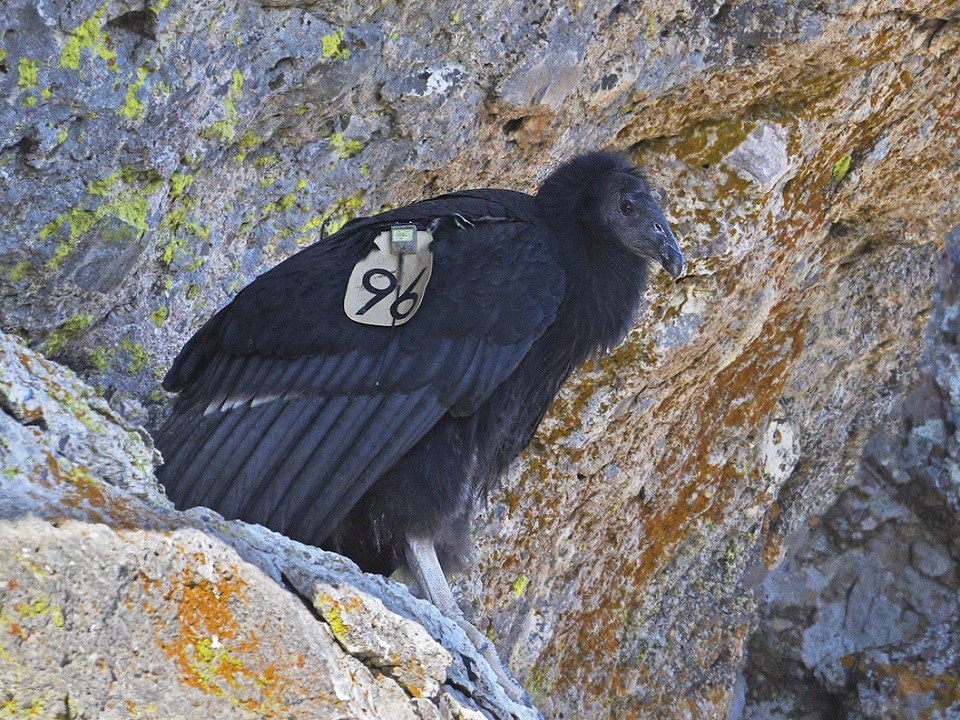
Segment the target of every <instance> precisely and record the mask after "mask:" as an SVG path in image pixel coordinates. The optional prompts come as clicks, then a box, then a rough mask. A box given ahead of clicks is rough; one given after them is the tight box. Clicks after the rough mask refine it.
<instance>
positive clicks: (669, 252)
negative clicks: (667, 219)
mask: <svg viewBox="0 0 960 720" xmlns="http://www.w3.org/2000/svg"><path fill="white" fill-rule="evenodd" d="M657 261H658V262H659V263H660V264H661V265H663V269H664V270H666V271H667V272H668V273H670V277H672V278H673V279H674V280H676V279H677V278H678V277H680V273H682V272H683V253H682V252H680V245H679V244H677V239H676V238H675V237H674V236H673V233H672V232H670V229H669V228H667V236H666V237H665V238H664V239H663V240H662V241H661V243H660V256H659V257H658V258H657Z"/></svg>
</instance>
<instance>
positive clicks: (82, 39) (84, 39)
mask: <svg viewBox="0 0 960 720" xmlns="http://www.w3.org/2000/svg"><path fill="white" fill-rule="evenodd" d="M106 10H107V5H106V4H104V5H103V6H102V7H101V8H100V9H99V10H97V11H96V12H95V13H94V14H93V15H92V16H91V17H89V18H87V19H86V20H84V21H83V22H82V23H80V27H78V28H77V29H76V30H74V31H73V33H72V34H71V35H70V37H69V38H67V42H66V43H64V46H63V50H61V51H60V62H59V66H60V67H65V68H70V69H72V70H79V69H80V51H81V50H83V49H84V48H87V49H89V50H90V51H91V52H93V53H94V54H95V55H97V56H99V57H100V59H102V60H105V61H106V63H107V67H109V68H110V69H111V70H114V71H116V70H117V54H116V53H115V52H114V51H113V50H111V49H110V47H109V45H108V44H107V35H106V33H104V32H103V27H102V21H103V15H104V13H105V12H106Z"/></svg>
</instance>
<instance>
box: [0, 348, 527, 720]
mask: <svg viewBox="0 0 960 720" xmlns="http://www.w3.org/2000/svg"><path fill="white" fill-rule="evenodd" d="M0 410H2V412H0V497H2V498H3V503H2V505H0V627H2V632H0V701H2V703H3V705H2V708H3V713H4V714H3V717H11V718H19V717H37V718H41V717H49V718H52V717H68V718H84V717H86V718H135V717H184V718H185V717H216V718H254V717H255V718H288V717H291V716H296V717H315V718H362V717H380V718H411V720H413V719H416V720H433V719H437V720H439V719H440V718H462V719H463V720H479V719H481V718H484V717H495V718H520V719H522V718H526V719H528V720H533V719H534V718H537V717H539V713H537V712H536V711H534V710H531V709H528V708H524V707H518V706H516V705H515V704H514V703H512V702H511V701H510V699H509V698H507V696H506V695H505V694H504V693H503V690H502V689H501V688H500V686H499V685H498V684H497V681H496V676H495V675H494V673H493V670H492V669H490V667H489V665H487V663H486V660H484V659H483V658H482V657H481V656H480V655H479V653H478V652H477V650H476V649H475V648H474V647H473V645H472V644H471V642H470V640H469V639H467V637H466V635H464V633H463V631H462V630H461V629H460V627H459V626H458V625H457V624H456V623H454V622H453V621H451V620H447V619H446V618H444V617H443V616H442V615H440V613H439V612H438V611H437V610H436V609H435V608H434V607H433V606H432V605H430V604H429V603H427V602H426V601H423V600H418V599H416V598H414V597H412V596H411V595H410V593H409V592H408V591H407V589H406V587H405V586H402V585H399V584H397V583H394V582H391V581H389V580H385V579H383V578H380V577H376V576H371V575H364V574H363V573H361V572H360V571H359V570H358V569H357V567H356V566H355V565H353V563H351V562H350V561H348V560H346V559H344V558H342V557H340V556H338V555H333V554H330V553H325V552H323V551H321V550H317V549H315V548H308V547H304V546H302V545H299V544H298V543H294V542H292V541H290V540H287V539H286V538H284V537H281V536H279V535H276V534H275V533H272V532H270V531H269V530H266V529H265V528H262V527H259V526H250V525H246V524H244V523H240V522H226V521H224V520H222V519H220V518H219V517H218V516H216V515H215V514H213V513H210V512H209V511H204V510H194V511H191V512H189V513H179V512H177V511H176V510H174V509H173V507H172V506H171V504H170V502H169V501H168V500H167V499H166V498H165V497H164V496H163V493H162V492H161V490H160V489H159V487H158V485H157V483H156V481H155V480H154V478H153V473H152V469H153V460H154V450H153V445H152V443H151V442H150V439H149V437H148V436H147V435H146V433H145V432H144V431H143V430H142V429H141V428H138V427H135V426H133V425H130V424H129V423H128V422H126V421H125V420H123V419H122V418H121V417H120V416H118V415H117V414H116V413H115V412H113V411H112V410H110V408H109V407H108V406H107V405H106V403H105V402H104V401H103V400H102V399H100V398H98V397H97V396H96V393H95V392H94V391H93V390H92V389H91V388H90V387H89V386H87V385H85V384H84V383H83V382H82V381H80V380H79V379H77V378H76V377H74V376H73V374H72V373H70V372H69V371H67V370H66V369H65V368H62V367H59V366H57V365H56V364H54V363H51V362H49V361H47V360H45V359H43V358H41V357H39V356H38V355H36V354H35V353H34V352H33V351H31V350H29V349H27V348H25V347H24V346H23V345H22V344H20V343H19V342H18V341H17V340H16V339H15V338H11V337H10V336H8V335H0Z"/></svg>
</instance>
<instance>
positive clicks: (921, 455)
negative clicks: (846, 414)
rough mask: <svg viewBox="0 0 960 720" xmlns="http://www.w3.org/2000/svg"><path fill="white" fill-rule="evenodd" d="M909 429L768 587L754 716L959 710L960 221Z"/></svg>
mask: <svg viewBox="0 0 960 720" xmlns="http://www.w3.org/2000/svg"><path fill="white" fill-rule="evenodd" d="M925 340H926V347H925V352H924V356H923V375H922V377H921V379H920V381H919V382H918V383H917V384H916V385H915V386H914V387H913V388H912V389H911V391H910V392H909V393H908V394H907V396H906V399H905V401H904V403H903V406H902V408H901V410H900V411H899V413H898V414H899V415H900V417H901V424H900V427H899V428H898V429H897V430H896V431H891V432H890V433H889V434H887V433H881V434H878V435H877V436H876V437H875V438H873V439H872V440H871V442H870V444H869V445H868V447H867V449H866V454H865V458H864V460H865V462H864V468H863V471H862V472H861V473H859V474H858V475H857V477H856V479H855V480H854V482H853V483H851V485H850V486H849V487H847V488H846V489H845V490H844V492H843V493H842V494H841V496H840V498H839V500H838V502H837V503H836V505H834V506H833V507H832V508H830V510H829V511H828V512H826V513H825V514H824V515H823V517H822V518H817V522H816V523H815V525H814V526H813V528H812V529H811V530H810V532H809V536H808V537H806V538H805V539H804V540H803V541H802V542H799V541H798V542H797V545H798V550H797V552H796V553H794V554H793V555H792V556H791V557H790V558H789V559H788V560H787V562H785V563H784V564H783V565H782V566H781V567H780V568H778V569H777V571H776V572H774V573H771V575H770V576H769V577H768V578H767V579H766V581H765V582H764V585H763V588H762V596H763V598H764V600H765V603H764V609H763V614H762V617H763V619H762V622H761V624H760V627H759V629H758V631H757V632H756V633H755V634H754V636H753V639H752V640H751V643H750V651H749V657H748V662H747V665H746V668H745V672H744V679H743V683H742V687H743V689H744V691H745V692H744V702H743V704H742V715H737V716H738V717H743V718H757V720H760V719H761V718H762V719H764V720H766V719H767V718H819V717H850V718H881V717H898V718H928V719H934V718H943V719H947V718H955V717H960V682H958V678H960V636H958V633H960V573H958V561H960V513H958V511H957V510H958V497H960V496H958V488H960V483H958V479H960V448H958V444H957V435H956V428H957V423H958V420H960V372H958V370H960V228H958V229H956V230H954V231H953V232H952V233H950V234H949V235H948V244H947V256H946V257H945V258H944V262H943V266H942V268H941V273H940V283H939V286H938V288H937V296H936V299H935V303H934V312H933V314H932V318H931V321H930V326H929V327H928V328H927V332H926V335H925Z"/></svg>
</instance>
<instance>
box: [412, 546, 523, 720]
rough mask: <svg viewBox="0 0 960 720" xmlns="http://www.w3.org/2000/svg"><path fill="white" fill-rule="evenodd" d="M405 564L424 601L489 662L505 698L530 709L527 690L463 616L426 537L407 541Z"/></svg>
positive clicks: (495, 650) (491, 645)
mask: <svg viewBox="0 0 960 720" xmlns="http://www.w3.org/2000/svg"><path fill="white" fill-rule="evenodd" d="M404 555H405V557H406V560H407V565H408V566H409V567H410V571H411V572H412V573H413V576H414V578H416V581H417V584H418V585H419V586H420V589H421V590H422V591H423V593H424V594H425V595H426V596H427V599H428V600H429V601H430V602H431V603H433V604H434V606H435V607H436V608H437V609H438V610H439V611H440V612H442V613H443V614H444V615H446V616H447V617H448V618H450V619H451V620H454V621H456V623H457V624H458V625H459V626H460V627H461V628H463V631H464V632H465V633H466V634H467V637H468V638H470V641H471V642H472V643H473V644H474V645H475V646H476V648H477V650H478V651H479V652H480V654H481V655H483V657H485V658H486V659H487V662H489V663H490V667H492V668H493V671H494V672H495V673H496V674H497V679H498V680H499V681H500V685H501V686H502V687H503V689H504V690H505V691H506V693H507V695H509V696H510V698H511V699H512V700H513V701H514V702H517V703H521V704H523V705H526V706H527V707H533V704H532V703H531V701H530V697H529V695H527V691H526V690H524V689H523V687H521V685H520V684H519V683H518V682H517V681H516V680H514V679H513V678H512V677H510V673H508V672H507V669H506V668H505V667H504V666H503V663H502V662H500V656H499V655H497V649H496V648H495V647H494V646H493V643H492V642H490V641H489V640H488V639H487V638H486V637H485V636H484V635H483V634H482V633H481V632H480V631H479V630H477V629H476V628H475V627H474V626H473V625H472V624H471V623H469V622H468V621H467V619H466V618H465V617H464V616H463V611H462V610H461V609H460V606H459V605H457V601H456V599H454V597H453V592H452V591H451V590H450V586H449V585H448V584H447V578H446V577H445V576H444V574H443V569H442V568H441V567H440V561H439V560H438V559H437V551H436V548H434V546H433V541H432V540H429V539H427V538H412V537H408V538H407V547H406V551H405V553H404Z"/></svg>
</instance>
